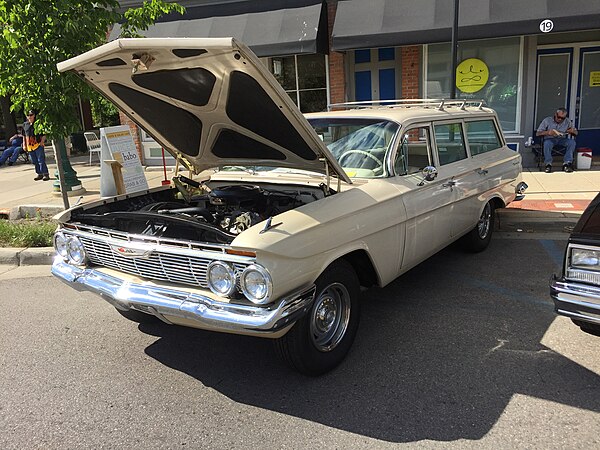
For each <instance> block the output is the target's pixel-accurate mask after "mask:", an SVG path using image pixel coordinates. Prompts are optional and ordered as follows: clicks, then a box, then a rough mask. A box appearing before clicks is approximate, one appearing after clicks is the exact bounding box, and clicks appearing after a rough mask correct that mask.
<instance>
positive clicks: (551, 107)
mask: <svg viewBox="0 0 600 450" xmlns="http://www.w3.org/2000/svg"><path fill="white" fill-rule="evenodd" d="M537 74H538V75H537V88H536V108H535V123H534V126H535V127H536V128H537V126H538V125H539V124H540V122H541V121H542V120H543V119H544V117H547V116H550V115H552V114H553V113H554V111H556V109H557V108H559V107H561V106H563V107H565V108H566V109H567V111H568V112H569V114H568V116H569V117H570V118H571V119H572V120H573V121H574V122H575V126H576V127H577V129H578V130H579V135H578V136H577V147H589V148H591V149H592V151H593V154H594V155H600V47H584V46H583V45H581V44H574V45H573V46H565V47H561V48H552V49H544V50H539V51H538V56H537Z"/></svg>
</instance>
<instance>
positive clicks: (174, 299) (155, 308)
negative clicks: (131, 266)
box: [52, 256, 315, 337]
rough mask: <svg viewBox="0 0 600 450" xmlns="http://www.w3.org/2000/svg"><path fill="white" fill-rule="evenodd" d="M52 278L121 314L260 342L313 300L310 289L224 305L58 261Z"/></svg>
mask: <svg viewBox="0 0 600 450" xmlns="http://www.w3.org/2000/svg"><path fill="white" fill-rule="evenodd" d="M52 274H53V275H55V276H56V277H58V278H59V279H61V280H62V281H64V282H65V283H67V284H68V285H69V286H71V287H73V288H74V289H76V290H78V291H89V292H93V293H95V294H98V295H100V296H101V297H102V298H103V299H104V300H106V301H107V302H109V303H110V304H112V305H113V306H114V307H115V308H118V309H120V310H123V311H127V310H130V309H133V310H136V311H141V312H144V313H146V314H152V315H154V316H157V317H158V318H159V319H161V320H163V321H164V322H166V323H173V322H172V321H170V320H169V319H168V318H167V317H177V318H181V319H185V320H187V321H192V323H193V324H194V325H196V326H197V327H198V328H205V329H210V330H214V331H223V332H228V333H235V334H246V335H248V334H249V335H254V336H264V337H268V336H269V335H272V334H277V333H279V332H280V330H283V329H285V328H286V327H288V326H289V325H291V324H293V323H294V322H295V321H296V320H298V319H299V318H300V317H302V316H303V315H304V314H305V313H306V312H307V311H308V309H309V308H310V306H311V304H312V301H313V299H314V296H315V286H314V285H313V286H310V287H308V288H305V289H303V290H301V291H298V292H295V293H293V294H290V295H288V296H285V297H284V298H282V299H280V300H278V301H276V302H275V303H273V304H271V305H268V306H262V307H261V306H253V305H237V304H232V303H224V302H220V301H215V300H213V299H211V298H209V297H206V296H204V295H202V294H197V293H190V292H188V291H184V290H179V289H177V287H169V288H165V287H160V286H154V285H146V284H140V283H132V282H130V281H127V280H123V279H120V278H118V277H115V276H112V275H107V274H105V273H103V272H101V271H99V270H95V269H85V268H80V267H75V266H72V265H70V264H67V263H65V262H64V261H63V259H62V258H61V257H59V256H57V257H56V258H55V259H54V263H53V265H52ZM165 316H167V317H165Z"/></svg>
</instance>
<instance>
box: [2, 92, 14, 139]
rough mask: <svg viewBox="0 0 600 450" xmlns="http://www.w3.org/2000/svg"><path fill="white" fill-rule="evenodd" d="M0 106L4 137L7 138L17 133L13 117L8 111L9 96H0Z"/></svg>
mask: <svg viewBox="0 0 600 450" xmlns="http://www.w3.org/2000/svg"><path fill="white" fill-rule="evenodd" d="M0 107H1V108H2V118H3V119H4V131H5V132H6V139H8V138H9V137H11V136H13V135H14V134H16V133H17V124H16V122H15V117H14V116H13V114H12V113H11V112H10V98H9V97H4V96H2V97H0Z"/></svg>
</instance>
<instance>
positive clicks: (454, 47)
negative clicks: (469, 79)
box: [450, 0, 459, 98]
mask: <svg viewBox="0 0 600 450" xmlns="http://www.w3.org/2000/svg"><path fill="white" fill-rule="evenodd" d="M458 2H459V0H454V23H453V24H452V85H451V86H450V98H456V67H457V66H458V61H457V60H456V59H457V58H458Z"/></svg>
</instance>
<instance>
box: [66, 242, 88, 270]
mask: <svg viewBox="0 0 600 450" xmlns="http://www.w3.org/2000/svg"><path fill="white" fill-rule="evenodd" d="M67 256H68V258H69V262H70V263H71V264H75V265H80V264H83V263H84V262H85V249H84V248H83V244H82V243H81V241H80V240H79V239H78V238H76V237H75V236H69V237H68V238H67Z"/></svg>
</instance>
